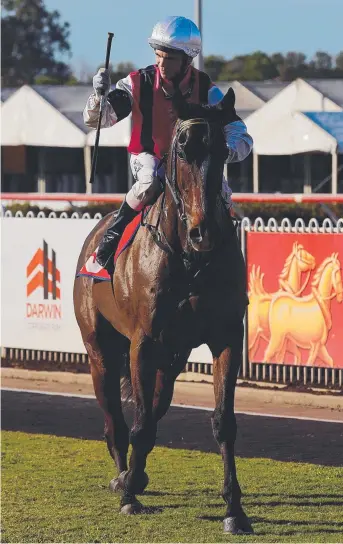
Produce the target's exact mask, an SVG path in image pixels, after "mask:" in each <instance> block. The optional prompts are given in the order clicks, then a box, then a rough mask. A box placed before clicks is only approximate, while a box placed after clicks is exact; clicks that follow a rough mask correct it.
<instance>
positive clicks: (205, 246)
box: [189, 221, 213, 251]
mask: <svg viewBox="0 0 343 544" xmlns="http://www.w3.org/2000/svg"><path fill="white" fill-rule="evenodd" d="M189 239H190V242H191V245H192V247H193V249H194V250H195V251H211V250H212V249H213V243H212V242H211V240H210V236H209V233H208V229H207V228H206V224H205V222H204V221H203V222H202V223H200V224H199V225H196V226H195V227H192V228H191V229H190V231H189Z"/></svg>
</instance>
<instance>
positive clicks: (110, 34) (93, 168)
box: [89, 32, 114, 183]
mask: <svg viewBox="0 0 343 544" xmlns="http://www.w3.org/2000/svg"><path fill="white" fill-rule="evenodd" d="M113 36H114V34H113V32H108V38H107V49H106V60H105V68H106V70H108V65H109V62H110V53H111V45H112V39H113ZM101 94H102V95H104V93H103V92H102V93H101ZM105 100H106V99H105V96H102V97H101V99H100V110H99V119H98V126H97V129H96V138H95V144H94V151H93V157H92V169H91V177H90V180H89V183H93V181H94V178H95V170H96V163H97V159H98V148H99V138H100V127H101V119H102V112H103V111H104V105H105Z"/></svg>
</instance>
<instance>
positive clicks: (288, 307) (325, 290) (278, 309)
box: [264, 253, 343, 367]
mask: <svg viewBox="0 0 343 544" xmlns="http://www.w3.org/2000/svg"><path fill="white" fill-rule="evenodd" d="M311 285H312V293H311V294H310V295H308V296H306V297H297V296H295V295H292V294H291V293H278V294H276V295H275V296H274V297H273V300H272V302H271V304H270V310H269V326H270V341H269V344H268V347H267V349H266V352H265V356H264V360H265V362H267V363H270V362H272V361H273V362H278V361H276V360H275V356H277V354H278V353H284V349H285V348H284V346H285V343H286V342H287V340H288V341H289V340H290V341H291V342H292V343H294V344H295V346H296V347H297V350H298V351H299V349H298V348H299V347H300V348H304V349H308V350H310V352H309V356H308V359H307V362H306V364H307V365H313V364H314V362H315V360H316V358H317V357H319V358H320V359H322V360H323V361H324V362H325V363H326V364H328V365H329V366H331V367H333V359H332V357H331V356H330V355H329V353H328V351H327V349H326V347H325V344H326V342H327V338H328V334H329V331H330V329H331V327H332V318H331V300H332V299H333V298H335V297H336V298H337V302H339V303H341V302H342V300H343V284H342V274H341V264H340V262H339V259H338V253H332V255H331V256H330V257H327V258H326V259H325V260H324V261H323V262H322V264H321V265H320V266H319V268H318V270H317V271H316V274H315V276H314V278H313V281H312V283H311ZM299 355H300V351H299Z"/></svg>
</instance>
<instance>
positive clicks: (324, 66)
mask: <svg viewBox="0 0 343 544" xmlns="http://www.w3.org/2000/svg"><path fill="white" fill-rule="evenodd" d="M204 62H205V70H206V72H207V73H208V74H209V75H210V76H211V78H212V80H214V81H215V80H219V81H233V80H236V79H237V80H240V81H249V80H253V81H262V80H270V79H271V80H273V79H276V80H281V81H293V80H294V79H296V78H298V77H302V78H340V77H343V51H341V52H340V53H339V54H338V55H337V56H336V60H335V63H334V61H333V58H332V56H331V55H329V54H328V53H326V52H325V51H317V52H316V53H315V55H314V56H313V58H312V59H311V60H310V61H309V62H307V60H306V56H305V55H304V54H303V53H301V52H297V51H290V52H288V53H286V54H285V55H284V54H282V53H273V54H272V55H267V54H266V53H263V52H262V51H255V52H253V53H250V54H249V55H238V56H235V57H234V58H232V59H225V58H224V57H222V56H215V55H211V56H209V57H205V59H204Z"/></svg>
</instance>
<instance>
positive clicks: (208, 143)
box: [202, 136, 210, 147]
mask: <svg viewBox="0 0 343 544" xmlns="http://www.w3.org/2000/svg"><path fill="white" fill-rule="evenodd" d="M202 143H203V144H204V146H205V147H209V145H210V140H209V138H208V136H204V137H203V139H202Z"/></svg>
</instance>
